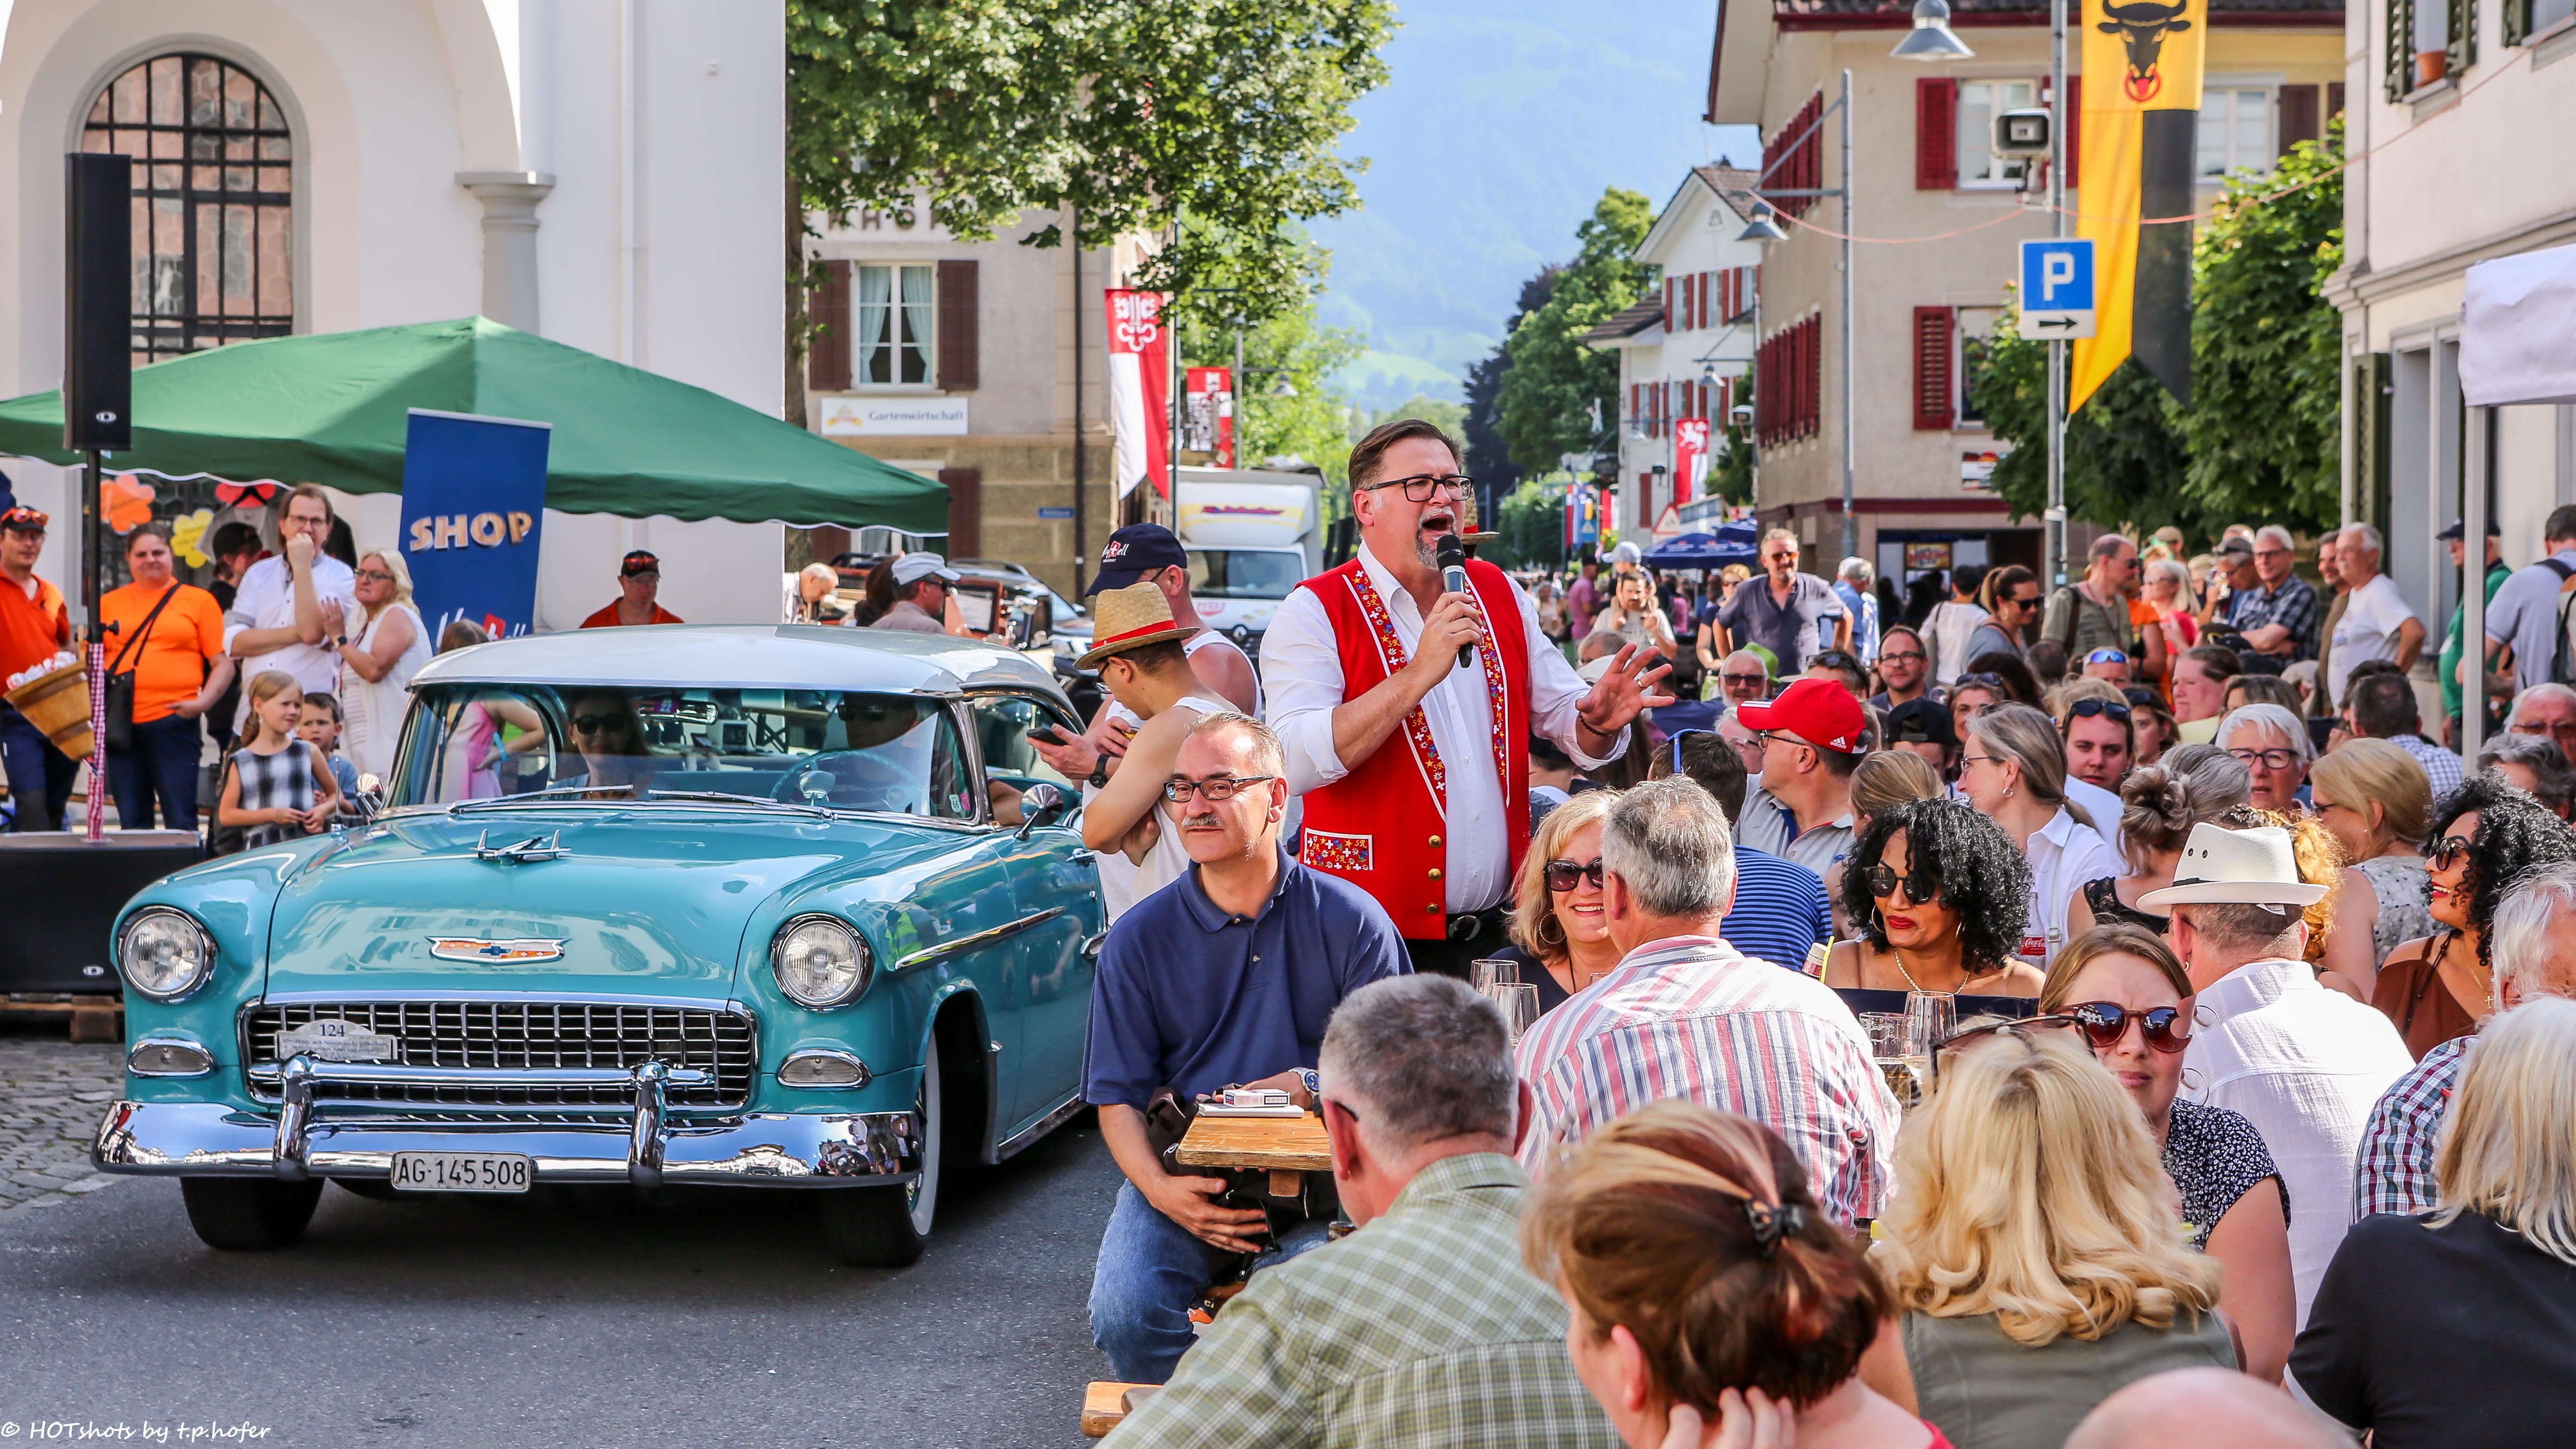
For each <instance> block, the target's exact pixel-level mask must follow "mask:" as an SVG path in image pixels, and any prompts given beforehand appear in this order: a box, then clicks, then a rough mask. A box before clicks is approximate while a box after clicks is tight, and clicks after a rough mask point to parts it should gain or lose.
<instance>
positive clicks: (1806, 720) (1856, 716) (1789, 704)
mask: <svg viewBox="0 0 2576 1449" xmlns="http://www.w3.org/2000/svg"><path fill="white" fill-rule="evenodd" d="M1735 712H1736V713H1737V714H1740V715H1742V716H1743V717H1744V723H1745V725H1746V726H1747V727H1748V728H1751V729H1757V730H1782V731H1785V732H1787V733H1789V734H1793V735H1796V736H1797V737H1798V738H1800V739H1802V740H1805V741H1806V742H1807V743H1808V744H1811V745H1814V746H1815V747H1816V748H1818V749H1820V750H1833V751H1835V752H1836V753H1839V754H1845V755H1856V754H1859V753H1860V748H1861V736H1862V735H1863V734H1865V733H1866V732H1867V731H1868V729H1869V717H1868V716H1866V715H1864V714H1862V713H1861V708H1860V701H1859V700H1856V699H1854V698H1852V697H1851V691H1850V690H1848V689H1845V688H1843V687H1842V686H1841V685H1839V684H1837V683H1835V682H1834V681H1832V680H1830V679H1793V680H1791V681H1789V687H1788V688H1787V689H1784V690H1782V691H1780V697H1779V698H1778V699H1774V700H1770V701H1768V702H1764V701H1757V700H1747V701H1746V702H1745V703H1743V704H1739V705H1737V706H1736V707H1735Z"/></svg>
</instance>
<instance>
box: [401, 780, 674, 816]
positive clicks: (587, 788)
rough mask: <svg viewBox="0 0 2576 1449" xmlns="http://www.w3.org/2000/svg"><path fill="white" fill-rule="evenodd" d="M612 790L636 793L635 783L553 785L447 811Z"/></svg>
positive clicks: (467, 802) (454, 806) (463, 802)
mask: <svg viewBox="0 0 2576 1449" xmlns="http://www.w3.org/2000/svg"><path fill="white" fill-rule="evenodd" d="M611 792H617V793H621V794H624V795H626V796H628V797H630V798H631V797H633V796H634V794H635V787H634V786H633V785H551V786H548V787H547V788H545V789H543V790H522V791H520V792H519V793H518V794H516V795H490V796H486V797H484V798H483V799H480V800H459V801H457V802H455V803H454V804H452V805H450V806H448V807H447V813H448V814H450V815H454V814H457V813H458V812H460V811H465V810H480V809H483V808H485V807H487V806H492V805H516V804H518V803H519V802H520V801H522V800H543V799H546V798H547V797H549V796H563V795H605V794H609V793H611Z"/></svg>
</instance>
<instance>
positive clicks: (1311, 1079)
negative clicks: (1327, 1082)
mask: <svg viewBox="0 0 2576 1449" xmlns="http://www.w3.org/2000/svg"><path fill="white" fill-rule="evenodd" d="M1297 1075H1298V1077H1299V1078H1300V1079H1301V1080H1303V1081H1304V1082H1305V1083H1306V1095H1307V1096H1309V1097H1317V1098H1320V1097H1322V1096H1323V1095H1324V1079H1323V1078H1322V1077H1321V1076H1319V1075H1317V1074H1316V1071H1315V1069H1314V1068H1313V1067H1308V1068H1306V1069H1305V1070H1303V1071H1301V1072H1299V1073H1298V1074H1297Z"/></svg>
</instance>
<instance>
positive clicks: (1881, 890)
mask: <svg viewBox="0 0 2576 1449" xmlns="http://www.w3.org/2000/svg"><path fill="white" fill-rule="evenodd" d="M1866 879H1867V880H1868V882H1869V893H1870V895H1871V896H1872V897H1874V898H1876V899H1878V900H1882V901H1883V900H1886V899H1887V898H1888V897H1889V896H1892V895H1894V894H1896V887H1897V883H1898V879H1899V878H1898V876H1897V874H1896V867H1894V866H1892V865H1889V864H1888V863H1887V862H1885V861H1880V862H1879V863H1878V864H1876V865H1873V866H1871V867H1870V868H1869V875H1868V876H1867V877H1866ZM1903 881H1904V885H1905V898H1906V899H1907V900H1909V901H1912V902H1913V903H1915V904H1916V905H1918V906H1928V905H1931V904H1932V903H1933V902H1935V901H1937V900H1939V899H1940V898H1941V877H1939V876H1937V875H1934V874H1932V873H1931V872H1930V871H1926V870H1916V871H1911V872H1908V873H1907V874H1906V875H1905V876H1904V877H1903Z"/></svg>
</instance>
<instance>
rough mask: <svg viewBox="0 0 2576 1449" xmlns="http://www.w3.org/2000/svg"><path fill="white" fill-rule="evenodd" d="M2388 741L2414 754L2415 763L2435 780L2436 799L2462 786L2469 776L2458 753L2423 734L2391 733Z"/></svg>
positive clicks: (2425, 775)
mask: <svg viewBox="0 0 2576 1449" xmlns="http://www.w3.org/2000/svg"><path fill="white" fill-rule="evenodd" d="M2388 742H2389V743H2390V744H2392V745H2395V746H2396V747H2397V748H2399V749H2401V750H2404V751H2405V752H2406V753H2408V754H2410V755H2413V756H2414V757H2415V763H2417V764H2419V765H2422V766H2423V767H2424V778H2425V779H2427V780H2430V781H2432V782H2433V798H2434V799H2436V800H2439V799H2441V798H2442V797H2443V796H2445V795H2448V794H2450V793H2451V792H2452V791H2454V790H2456V789H2458V788H2460V782H2461V781H2463V780H2465V779H2466V778H2468V776H2467V773H2466V772H2465V771H2464V770H2462V768H2461V767H2460V757H2459V756H2458V755H2455V754H2453V753H2451V752H2450V751H2449V750H2446V749H2443V748H2442V747H2441V746H2440V745H2437V744H2435V743H2433V742H2432V741H2431V740H2428V739H2426V738H2424V737H2423V736H2422V735H2390V736H2389V737H2388Z"/></svg>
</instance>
